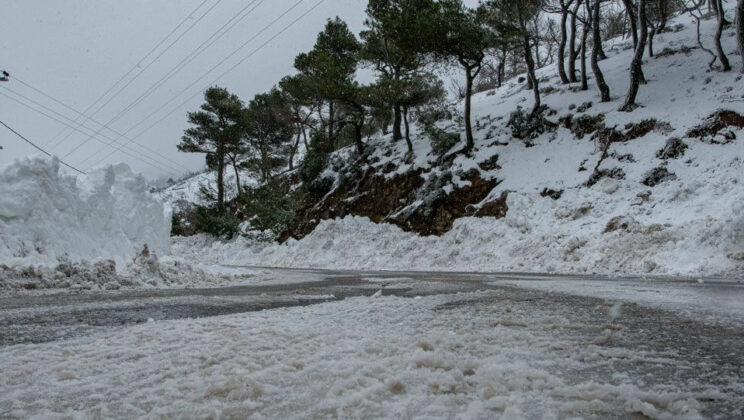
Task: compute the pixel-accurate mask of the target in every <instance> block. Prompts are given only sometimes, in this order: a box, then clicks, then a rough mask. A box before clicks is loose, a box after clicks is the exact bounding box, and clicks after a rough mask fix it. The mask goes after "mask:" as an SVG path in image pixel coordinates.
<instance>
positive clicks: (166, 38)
mask: <svg viewBox="0 0 744 420" xmlns="http://www.w3.org/2000/svg"><path fill="white" fill-rule="evenodd" d="M208 1H209V0H203V1H202V2H201V3H199V5H198V6H196V8H195V9H194V10H192V11H191V12H190V13H189V14H187V15H186V16H185V17H184V18H183V19H182V20H181V22H179V23H178V25H176V26H175V27H174V28H173V29H172V30H171V31H170V32H169V33H168V35H166V36H165V37H163V38H162V39H161V40H160V41H159V42H158V43H157V44H155V46H154V47H152V48H151V49H150V51H148V52H147V54H145V55H144V56H142V58H140V59H139V60H138V61H137V62H136V63H135V64H134V65H133V66H132V68H130V69H129V71H127V72H126V73H125V74H124V75H123V76H121V77H120V78H119V80H117V81H116V82H114V84H113V85H111V87H109V88H108V89H107V90H106V91H105V92H104V93H103V94H102V95H101V96H99V97H98V98H97V99H96V100H95V101H94V102H93V103H91V104H90V105H89V106H88V107H87V108H85V110H84V111H83V114H87V113H88V112H89V111H90V110H91V109H92V108H93V107H94V106H96V104H98V102H100V101H101V100H102V99H103V98H105V97H106V95H108V94H109V93H110V92H111V91H112V90H114V88H115V87H116V86H117V85H118V84H119V83H121V82H122V81H123V80H124V79H126V78H127V77H128V76H129V75H130V74H132V72H134V71H135V70H136V69H137V68H141V65H142V62H143V61H145V60H146V59H147V58H148V57H149V56H150V55H152V54H153V53H154V52H155V51H156V50H157V49H158V48H159V47H160V46H161V45H163V44H164V43H165V41H166V40H168V38H170V37H171V35H173V34H174V33H175V32H176V31H177V30H178V28H180V27H181V26H182V25H183V24H184V23H186V21H187V20H189V19H190V18H191V17H192V16H193V15H194V13H196V12H197V10H199V9H201V8H202V6H204V4H206V3H207V2H208ZM219 1H220V0H218V1H217V3H219ZM215 5H216V3H215ZM210 10H211V9H210ZM208 12H209V11H208ZM191 27H193V26H191ZM191 27H189V28H188V29H186V31H184V34H185V33H186V32H188V31H189V30H190V29H191ZM182 36H183V34H182ZM172 46H173V44H171V45H169V46H168V47H166V48H165V50H163V52H162V53H161V54H160V55H159V56H158V57H156V58H155V60H153V61H152V62H151V63H150V64H152V63H154V62H155V61H156V60H157V59H158V58H159V57H160V56H162V55H163V54H164V53H165V52H166V51H168V50H169V49H170V48H171V47H172ZM148 67H149V65H148ZM145 70H147V68H144V69H142V70H140V72H139V73H137V74H136V75H135V76H134V78H133V79H132V80H131V81H130V83H131V82H132V81H134V80H135V79H137V78H138V77H139V76H140V75H141V74H142V73H143V72H144V71H145ZM118 93H119V92H117V93H116V94H115V95H114V96H113V97H115V96H116V95H118ZM113 97H112V98H113ZM75 120H76V124H78V125H77V127H80V126H81V125H82V124H84V123H85V121H86V120H84V121H83V122H82V123H77V118H76V119H75ZM65 130H66V129H64V128H63V129H62V130H61V131H60V132H59V133H57V134H56V135H55V136H54V137H52V138H51V139H50V140H49V141H48V142H47V143H46V144H51V143H52V142H54V141H55V140H56V139H57V137H59V136H60V135H61V134H62V133H63V132H64V131H65ZM73 132H74V130H71V131H70V132H69V133H68V134H67V136H65V137H64V138H63V139H62V140H60V141H59V143H57V145H59V144H61V143H62V142H64V141H65V140H66V139H67V138H68V137H69V136H70V134H72V133H73ZM57 145H55V146H57Z"/></svg>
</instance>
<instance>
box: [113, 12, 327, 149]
mask: <svg viewBox="0 0 744 420" xmlns="http://www.w3.org/2000/svg"><path fill="white" fill-rule="evenodd" d="M303 1H304V0H300V1H298V2H297V3H295V5H294V6H292V7H291V8H290V9H289V10H287V11H285V12H284V13H283V14H282V15H280V16H279V17H278V18H276V19H274V21H272V22H271V23H269V24H268V25H267V26H265V27H264V28H263V29H261V30H260V31H259V32H258V33H257V34H256V35H254V36H253V37H252V38H251V39H249V40H248V41H246V42H245V43H244V44H243V45H241V46H240V47H238V48H237V49H236V50H234V51H233V52H232V53H231V54H230V55H228V56H227V57H225V58H224V59H223V60H222V61H220V62H219V63H217V64H216V65H215V66H213V67H212V68H210V69H209V70H208V71H207V72H205V73H204V74H203V75H202V76H200V77H199V78H198V79H196V80H195V81H194V82H192V83H191V84H189V85H188V86H186V88H184V89H183V90H181V91H180V92H179V93H177V94H176V95H175V96H174V97H173V98H171V99H170V100H169V101H168V102H166V103H165V104H163V105H162V106H160V107H159V108H158V109H163V108H164V107H165V106H167V105H169V104H171V103H173V102H174V101H175V100H177V99H178V97H179V96H181V95H182V94H183V93H184V92H186V91H187V90H188V89H190V88H191V87H193V86H194V85H195V84H196V83H198V82H199V81H200V80H201V79H203V78H204V77H206V76H207V75H208V74H209V73H211V72H212V71H213V70H214V69H216V68H217V67H218V66H220V65H221V64H223V63H224V62H225V61H227V60H228V59H229V58H231V57H232V56H233V55H235V54H236V53H238V52H239V51H240V50H241V49H243V48H244V47H245V46H246V45H247V44H248V43H249V42H250V41H252V40H254V39H255V38H257V37H258V36H259V35H261V34H262V33H263V32H265V31H266V30H268V29H269V28H270V27H271V26H273V25H274V24H275V23H276V22H277V21H279V20H280V19H281V18H282V17H284V16H286V15H287V14H288V13H289V12H290V11H292V10H293V9H295V8H296V7H297V6H298V5H299V4H300V3H302V2H303ZM323 2H325V0H320V1H318V2H317V3H316V4H315V5H313V6H312V7H311V8H310V9H308V10H307V11H306V12H304V13H303V14H302V15H300V16H299V17H297V18H296V19H294V20H293V21H292V22H290V23H289V24H288V25H286V26H285V27H284V28H282V29H281V30H280V31H279V32H277V33H276V34H274V35H273V36H271V37H270V38H269V39H268V40H266V41H265V42H264V43H263V44H261V45H259V46H258V47H257V48H255V49H254V50H253V51H251V52H250V53H249V54H248V55H246V56H245V57H243V58H242V59H241V60H240V61H238V62H237V63H236V64H235V65H233V66H232V67H230V68H229V69H227V71H225V72H223V73H222V74H220V75H219V76H218V77H217V78H215V79H214V80H212V82H210V83H209V85H212V84H214V83H215V82H217V81H218V80H219V79H221V78H222V77H224V76H225V75H227V74H228V73H230V72H231V71H233V70H235V69H236V68H237V67H238V66H240V65H241V64H243V63H244V62H245V61H246V60H248V59H249V58H250V57H252V56H253V55H254V54H256V53H257V52H258V51H260V50H261V49H263V48H264V47H266V45H268V44H269V43H270V42H271V41H273V40H274V39H276V38H278V37H279V36H280V35H282V34H283V33H284V32H286V31H287V30H289V29H290V28H291V27H292V26H294V25H295V24H296V23H297V22H299V21H300V20H301V19H303V18H304V17H305V16H307V15H309V14H310V13H311V12H312V11H313V10H315V9H317V8H318V7H319V6H320V5H321V4H322V3H323ZM209 85H208V86H209ZM201 93H202V91H201V90H199V91H197V92H196V93H195V94H194V95H192V96H190V97H188V98H186V100H185V101H183V102H181V103H180V104H178V105H177V106H176V107H175V108H173V109H172V110H171V111H170V112H168V113H167V114H165V115H164V116H163V117H162V118H160V119H158V120H157V121H155V122H154V123H153V124H151V125H149V126H148V127H146V128H145V129H144V130H142V131H140V132H139V133H138V134H137V135H135V136H134V137H132V138H133V139H137V138H139V137H141V136H142V135H143V134H144V133H146V132H147V131H149V130H150V129H152V128H153V127H155V126H156V125H158V124H160V123H161V122H162V121H164V120H165V119H166V118H168V117H169V116H171V115H172V114H173V113H174V112H176V111H178V110H179V109H181V107H182V106H183V105H185V104H187V103H188V102H189V101H190V100H191V99H193V98H195V97H196V96H198V95H200V94H201ZM153 115H154V114H152V115H150V116H148V117H147V118H145V119H144V120H142V121H140V122H139V123H137V124H135V125H134V126H132V127H131V128H129V129H128V130H126V131H125V132H124V134H128V133H129V132H131V131H132V130H133V129H134V128H136V127H138V126H140V125H142V123H144V122H145V121H147V120H148V119H150V118H151V117H152V116H153ZM114 152H115V150H113V151H111V152H110V153H109V154H108V155H106V156H104V157H103V158H102V159H101V160H105V159H106V158H108V157H109V156H111V155H112V154H113V153H114Z"/></svg>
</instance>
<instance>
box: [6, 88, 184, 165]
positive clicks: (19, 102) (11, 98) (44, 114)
mask: <svg viewBox="0 0 744 420" xmlns="http://www.w3.org/2000/svg"><path fill="white" fill-rule="evenodd" d="M0 96H4V97H6V98H8V99H10V100H12V101H14V102H16V103H18V104H20V105H21V106H24V107H26V108H28V109H30V110H32V111H34V112H36V113H38V114H41V115H43V116H45V117H47V118H49V119H50V120H52V121H55V122H57V123H59V124H61V125H63V126H65V127H68V128H72V129H73V130H75V131H77V132H79V133H81V134H83V135H86V136H87V135H89V133H86V132H84V131H82V130H81V129H80V128H77V127H73V126H72V125H70V124H68V123H66V122H64V121H61V120H59V119H57V118H55V117H53V116H51V115H49V114H47V113H45V112H44V111H40V110H38V109H36V108H34V107H32V106H30V105H28V104H26V103H24V102H22V101H20V100H18V99H16V98H13V97H11V96H8V95H6V94H5V93H2V92H0ZM52 112H53V113H55V114H57V115H59V116H61V117H62V118H64V119H66V120H69V121H73V120H72V119H70V118H69V117H66V116H65V115H62V114H60V113H58V112H56V111H54V110H52ZM83 128H86V129H88V130H90V131H92V130H91V129H90V128H88V127H83ZM95 140H96V141H97V142H102V140H100V139H99V138H97V137H96V138H95ZM130 150H133V149H130ZM119 151H120V152H122V153H123V154H125V155H127V156H129V157H131V158H134V159H141V158H140V157H138V156H135V155H133V154H131V153H129V152H127V151H126V150H121V149H119ZM134 152H135V153H137V151H136V150H134ZM143 157H146V158H149V159H151V160H153V161H154V162H155V164H153V163H150V162H148V161H146V160H141V162H142V163H145V164H147V165H150V166H152V167H153V168H156V169H159V170H160V171H161V172H165V173H168V174H171V175H176V176H177V174H178V173H179V172H178V171H175V172H174V171H167V170H165V169H164V168H163V164H161V163H160V162H157V161H155V160H154V159H152V158H150V157H149V156H147V155H143Z"/></svg>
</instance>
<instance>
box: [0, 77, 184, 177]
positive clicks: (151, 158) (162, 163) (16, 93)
mask: <svg viewBox="0 0 744 420" xmlns="http://www.w3.org/2000/svg"><path fill="white" fill-rule="evenodd" d="M5 90H7V91H9V92H12V93H13V94H15V95H16V96H19V97H21V98H23V99H25V100H26V101H28V102H31V103H32V104H35V105H37V106H39V107H41V108H43V109H45V110H47V111H49V112H51V113H53V114H55V115H58V116H60V117H61V118H63V119H65V120H67V121H70V122H71V123H73V124H74V123H75V121H74V120H73V119H72V118H70V117H68V116H66V115H64V114H61V113H59V112H57V111H55V110H54V109H51V108H49V107H48V106H46V105H44V104H41V103H39V102H36V101H35V100H33V99H31V98H29V97H27V96H24V95H22V94H20V93H18V92H16V91H14V90H12V89H9V88H5ZM0 95H3V96H5V97H7V98H10V99H11V100H14V101H16V102H17V103H20V104H21V105H23V106H25V107H26V108H29V109H31V110H33V111H36V112H39V113H41V112H40V111H39V110H38V109H34V108H33V107H31V106H29V105H28V104H25V103H23V102H21V101H20V100H18V99H15V98H12V97H10V96H8V95H5V94H2V93H0ZM42 115H45V116H48V115H47V114H43V113H42ZM58 122H59V121H58ZM81 127H82V128H85V129H86V130H88V131H90V132H92V131H94V130H93V129H92V128H90V127H88V126H81ZM81 127H77V128H74V129H73V130H75V131H77V132H79V133H82V134H83V135H86V136H87V135H90V134H89V133H87V132H84V131H82V130H80V128H81ZM99 136H101V137H104V138H106V139H109V140H112V138H111V137H109V136H107V135H105V134H99ZM95 140H96V141H97V142H99V143H104V141H103V140H101V139H99V138H96V139H95ZM127 148H128V149H129V150H130V151H132V152H133V153H136V154H138V155H141V156H142V157H143V158H146V159H149V160H150V161H151V162H155V163H156V164H158V165H165V166H168V167H169V168H170V169H172V170H175V171H176V172H178V171H179V165H180V164H179V163H177V162H173V163H174V164H175V165H176V166H174V165H171V164H168V163H167V162H161V161H158V160H157V159H155V158H153V157H152V156H150V155H148V154H147V153H144V152H141V151H139V150H136V149H134V148H132V147H129V146H128V145H127ZM155 153H157V152H155ZM130 156H131V155H130ZM135 157H136V156H135ZM78 165H80V162H78Z"/></svg>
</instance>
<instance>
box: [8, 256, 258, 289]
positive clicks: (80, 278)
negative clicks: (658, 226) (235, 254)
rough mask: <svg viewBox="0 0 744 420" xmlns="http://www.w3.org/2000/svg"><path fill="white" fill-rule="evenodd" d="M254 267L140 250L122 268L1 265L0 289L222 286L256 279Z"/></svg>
mask: <svg viewBox="0 0 744 420" xmlns="http://www.w3.org/2000/svg"><path fill="white" fill-rule="evenodd" d="M254 277H256V276H255V275H254V273H253V272H252V271H249V272H241V273H237V274H231V273H222V272H219V273H210V272H207V271H204V270H202V269H201V268H198V267H195V266H193V265H191V264H189V263H187V262H186V261H184V260H183V259H180V258H173V257H165V258H162V259H161V258H158V257H157V255H155V254H154V253H151V254H149V255H144V254H140V255H138V256H137V257H136V258H135V259H134V260H133V261H131V262H129V263H128V264H126V265H125V266H123V268H122V269H121V270H118V269H117V265H116V262H115V261H113V260H97V261H94V262H89V261H86V260H83V261H78V262H73V261H65V260H62V261H60V262H59V264H57V265H56V266H44V265H38V266H17V267H8V266H5V265H0V292H2V291H13V292H15V291H19V290H44V289H57V290H61V289H64V290H118V289H134V288H136V289H143V288H144V289H148V288H183V287H219V286H225V285H228V284H237V283H246V282H251V283H254V282H256V281H257V280H260V279H261V278H260V277H259V278H254Z"/></svg>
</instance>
